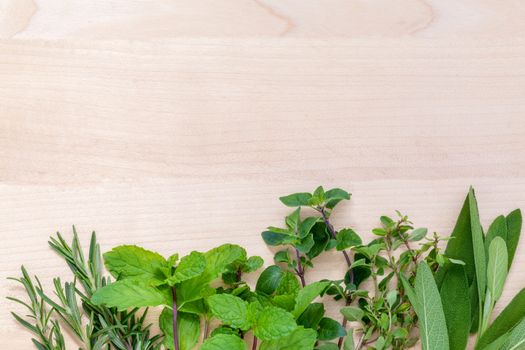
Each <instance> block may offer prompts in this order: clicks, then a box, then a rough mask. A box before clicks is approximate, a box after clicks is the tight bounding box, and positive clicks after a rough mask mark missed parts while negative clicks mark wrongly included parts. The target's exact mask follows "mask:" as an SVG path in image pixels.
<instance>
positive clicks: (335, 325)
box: [317, 317, 346, 340]
mask: <svg viewBox="0 0 525 350" xmlns="http://www.w3.org/2000/svg"><path fill="white" fill-rule="evenodd" d="M345 335H346V330H345V329H344V328H343V326H341V324H340V323H339V322H337V321H336V320H333V319H331V318H329V317H324V318H322V319H321V322H319V331H318V335H317V339H319V340H332V339H335V338H339V337H344V336H345Z"/></svg>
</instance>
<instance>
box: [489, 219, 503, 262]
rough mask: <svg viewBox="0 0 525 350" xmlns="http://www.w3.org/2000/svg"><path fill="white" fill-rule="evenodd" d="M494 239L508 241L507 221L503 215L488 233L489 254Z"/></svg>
mask: <svg viewBox="0 0 525 350" xmlns="http://www.w3.org/2000/svg"><path fill="white" fill-rule="evenodd" d="M494 237H501V238H503V240H504V241H506V240H507V220H505V217H504V216H503V215H500V216H498V217H497V218H496V219H494V221H493V222H492V224H490V226H489V230H488V231H487V235H486V237H485V248H486V251H487V254H488V251H489V246H490V242H492V240H493V239H494Z"/></svg>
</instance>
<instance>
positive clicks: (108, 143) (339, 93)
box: [0, 0, 525, 350]
mask: <svg viewBox="0 0 525 350" xmlns="http://www.w3.org/2000/svg"><path fill="white" fill-rule="evenodd" d="M501 4H502V3H501V2H496V1H476V2H474V1H462V2H457V1H455V2H451V1H443V0H442V1H429V2H427V3H424V2H421V1H408V0H406V1H402V2H400V3H399V4H397V5H396V6H394V5H393V3H392V2H388V1H371V2H357V1H329V2H320V1H307V2H303V1H301V2H299V1H253V2H251V1H228V2H222V3H220V5H217V2H211V1H209V2H205V1H151V2H145V1H127V2H122V1H93V2H89V5H88V2H85V1H69V2H67V3H66V2H63V3H60V2H54V1H38V2H37V3H36V4H34V3H33V2H31V1H22V0H16V1H15V0H13V1H6V0H4V1H0V37H3V38H4V39H3V40H0V180H1V182H0V213H2V220H0V238H1V242H2V243H1V245H0V253H1V254H0V290H2V292H3V293H2V295H3V296H5V295H21V293H20V292H21V291H20V289H19V288H17V287H15V286H14V284H13V283H10V282H7V281H6V280H5V277H7V276H16V275H17V274H18V268H19V266H20V265H21V264H22V263H24V264H25V265H26V266H27V267H28V268H29V269H30V270H31V271H32V272H33V273H35V274H38V275H39V276H40V277H41V278H42V279H43V280H44V281H45V284H46V285H49V284H50V281H51V278H52V277H53V276H55V275H57V274H60V275H62V276H68V273H67V271H66V269H65V267H64V265H63V264H62V263H61V261H60V260H59V259H58V258H57V257H56V256H54V255H53V254H52V253H51V252H50V251H49V249H47V247H46V241H47V237H48V236H49V235H50V234H52V233H53V232H55V231H57V230H59V231H61V232H62V233H64V234H66V235H68V234H69V233H70V231H71V230H70V227H71V225H72V224H76V225H77V227H78V229H79V231H80V233H81V236H82V238H83V239H84V241H86V240H87V238H88V236H89V233H90V231H91V230H93V229H94V230H97V232H98V235H99V238H100V240H101V242H102V244H103V247H104V249H108V248H110V247H112V246H114V245H117V244H120V243H136V244H141V245H144V246H145V247H147V248H150V249H156V250H159V251H160V252H162V253H164V254H166V255H167V254H170V253H172V252H175V251H177V252H180V253H187V252H189V251H191V250H193V249H199V250H205V249H208V248H211V247H213V246H215V245H217V244H220V243H223V242H235V243H239V244H242V245H244V246H246V248H247V249H248V251H249V253H250V254H260V255H262V256H263V257H265V259H266V260H267V262H268V263H269V262H270V261H271V256H272V252H271V251H270V250H269V249H267V248H266V247H265V246H264V245H263V244H262V241H261V239H260V236H259V233H260V232H261V231H262V230H263V229H264V228H265V227H266V226H268V225H279V224H280V223H281V221H282V217H283V216H284V215H285V214H287V213H288V210H287V209H286V208H284V207H283V206H282V205H280V203H279V202H278V200H277V197H278V196H280V195H283V194H287V193H290V192H294V191H304V190H313V188H314V187H315V186H316V185H318V184H324V185H326V186H327V187H331V186H340V187H344V188H347V189H349V190H350V191H351V192H353V194H354V197H353V199H352V201H351V202H350V203H347V204H344V205H342V206H341V208H340V209H338V211H337V213H336V214H335V222H336V225H337V226H338V227H341V226H342V225H350V226H353V227H355V228H356V230H357V231H358V232H360V233H361V234H363V235H365V236H367V237H370V234H369V232H370V230H371V229H372V228H373V227H375V226H376V225H377V224H378V217H379V216H380V215H382V214H389V213H393V210H394V209H399V210H401V211H403V212H406V213H408V214H409V215H410V217H411V218H412V219H413V221H415V222H416V224H417V225H420V226H427V227H429V228H430V229H431V230H436V231H438V232H439V233H442V234H448V233H450V230H451V228H452V226H453V224H454V221H455V218H456V216H457V214H458V212H459V209H460V206H461V203H462V200H463V198H464V196H465V194H466V191H467V190H468V186H469V185H471V184H472V185H474V186H475V187H476V189H477V193H478V200H479V203H480V211H481V215H482V221H483V223H484V225H485V227H486V226H487V225H488V224H489V223H490V221H491V220H492V219H493V218H494V217H495V216H496V215H498V214H500V213H507V212H509V211H510V210H512V209H514V208H516V207H522V208H525V153H524V151H525V99H524V97H525V38H524V34H525V29H524V28H523V25H524V24H523V21H521V20H520V19H521V18H523V16H522V13H523V12H525V8H524V5H521V3H520V2H517V1H516V2H513V1H506V2H505V6H502V5H501ZM211 9H213V11H212V10H211ZM282 35H284V36H285V38H282V39H277V38H272V37H278V36H282ZM287 37H290V38H287ZM86 244H87V242H86ZM334 261H335V263H334ZM524 263H525V241H524V240H522V241H521V243H520V247H519V250H518V254H517V256H516V260H515V264H514V267H513V269H512V270H511V274H510V276H509V280H508V282H507V287H506V290H505V293H504V296H503V299H502V301H501V302H500V304H499V305H500V306H501V305H504V304H505V303H506V302H508V301H509V300H510V298H511V297H512V296H513V295H514V294H515V293H516V292H517V291H518V290H520V289H521V287H523V286H525V274H524V272H523V271H521V269H520V266H523V264H524ZM334 266H337V268H334ZM342 266H343V264H342V259H341V257H340V256H338V255H336V254H333V255H329V256H327V257H325V258H322V259H321V260H320V261H319V262H318V264H317V268H316V271H315V272H313V273H312V274H311V275H310V276H309V280H310V281H313V280H316V279H319V278H324V277H333V278H337V277H338V276H340V273H341V271H342ZM499 309H500V308H498V310H499ZM9 310H17V311H21V309H20V308H18V307H15V306H14V305H13V304H12V303H9V302H8V301H6V300H4V299H3V298H2V299H0V321H1V322H0V339H2V340H1V341H0V343H2V345H5V348H9V349H22V350H25V349H32V346H31V345H30V344H29V343H28V339H29V338H28V334H27V333H26V332H24V331H23V330H22V328H21V327H19V326H18V325H17V324H16V323H15V322H14V321H12V320H11V318H10V315H9V313H8V311H9ZM332 311H333V310H332Z"/></svg>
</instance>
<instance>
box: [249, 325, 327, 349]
mask: <svg viewBox="0 0 525 350" xmlns="http://www.w3.org/2000/svg"><path fill="white" fill-rule="evenodd" d="M316 340H317V332H316V331H314V330H313V329H304V328H302V327H299V328H297V329H295V330H294V331H293V332H291V333H290V334H289V335H287V336H285V337H282V338H280V339H277V340H272V341H264V342H262V344H261V347H260V348H259V350H312V349H313V348H314V345H315V342H316Z"/></svg>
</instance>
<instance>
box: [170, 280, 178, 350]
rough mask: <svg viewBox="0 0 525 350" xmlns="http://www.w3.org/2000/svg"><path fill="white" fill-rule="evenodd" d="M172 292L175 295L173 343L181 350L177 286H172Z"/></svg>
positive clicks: (176, 349)
mask: <svg viewBox="0 0 525 350" xmlns="http://www.w3.org/2000/svg"><path fill="white" fill-rule="evenodd" d="M171 293H172V295H173V345H174V346H175V350H180V347H179V333H178V331H177V329H178V327H177V291H176V289H175V286H174V287H173V288H171Z"/></svg>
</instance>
